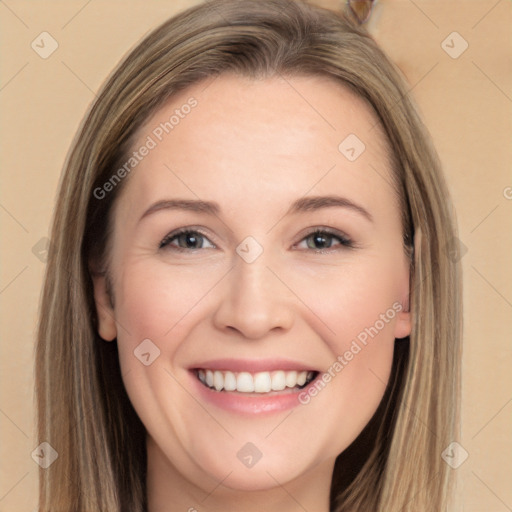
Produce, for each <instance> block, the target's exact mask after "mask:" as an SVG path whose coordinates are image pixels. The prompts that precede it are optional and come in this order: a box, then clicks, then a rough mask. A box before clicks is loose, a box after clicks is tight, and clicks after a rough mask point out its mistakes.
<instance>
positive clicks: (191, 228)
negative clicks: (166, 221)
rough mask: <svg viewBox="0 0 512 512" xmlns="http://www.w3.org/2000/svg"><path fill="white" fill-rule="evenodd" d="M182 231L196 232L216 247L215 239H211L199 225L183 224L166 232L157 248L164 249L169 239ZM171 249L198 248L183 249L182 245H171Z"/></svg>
mask: <svg viewBox="0 0 512 512" xmlns="http://www.w3.org/2000/svg"><path fill="white" fill-rule="evenodd" d="M183 233H198V234H200V235H202V236H203V237H204V238H206V239H207V240H208V241H209V242H210V243H211V244H212V245H213V246H214V247H215V248H218V247H217V244H216V243H215V241H213V240H212V239H211V238H212V237H211V236H210V235H209V234H207V233H206V232H205V230H204V229H202V228H201V227H199V226H183V227H181V228H177V229H175V230H174V231H171V232H170V233H168V234H167V235H165V236H164V237H163V238H162V240H161V241H160V243H159V245H158V247H159V249H164V248H165V247H167V246H168V245H169V243H170V241H171V240H172V239H173V238H175V237H177V236H179V235H181V234H183ZM172 247H173V249H175V250H177V251H180V250H181V251H189V252H190V251H194V250H196V251H198V250H200V249H184V248H183V247H178V246H172Z"/></svg>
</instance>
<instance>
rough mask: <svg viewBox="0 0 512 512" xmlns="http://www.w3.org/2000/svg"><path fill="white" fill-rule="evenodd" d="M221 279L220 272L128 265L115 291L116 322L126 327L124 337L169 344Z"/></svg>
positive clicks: (141, 264)
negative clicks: (158, 340) (164, 340)
mask: <svg viewBox="0 0 512 512" xmlns="http://www.w3.org/2000/svg"><path fill="white" fill-rule="evenodd" d="M220 277H222V269H210V270H207V271H204V270H201V271H198V269H195V268H185V267H182V268H173V269H171V268H170V267H169V266H167V265H165V264H164V263H162V262H148V261H141V262H138V263H134V264H131V265H130V266H129V271H126V272H123V274H122V276H121V278H120V280H119V287H118V289H117V290H116V297H117V295H119V301H117V302H116V320H118V322H119V323H120V324H122V325H123V326H124V327H125V329H123V331H124V336H123V338H124V339H127V338H128V339H129V338H134V337H137V339H139V338H140V337H141V336H142V337H145V338H150V339H164V338H166V339H168V340H170V341H171V344H172V338H173V336H172V333H173V332H177V331H179V330H180V327H181V324H185V323H186V320H187V317H188V316H189V315H190V314H191V313H192V312H193V311H194V310H195V309H200V307H201V301H202V300H203V299H204V298H205V297H206V296H207V295H208V293H209V291H211V290H212V288H214V286H215V284H216V282H217V281H218V280H219V278H220ZM128 333H129V334H128ZM127 334H128V335H127ZM139 342H140V341H139ZM166 343H167V342H166Z"/></svg>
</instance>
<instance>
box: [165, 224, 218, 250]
mask: <svg viewBox="0 0 512 512" xmlns="http://www.w3.org/2000/svg"><path fill="white" fill-rule="evenodd" d="M159 248H160V249H163V248H169V249H173V250H177V251H186V250H192V251H193V250H197V249H208V248H215V245H214V244H213V243H212V242H210V240H208V238H207V237H206V236H205V235H203V234H202V233H200V232H199V231H196V230H193V229H182V230H179V231H175V232H173V233H169V234H168V235H167V236H166V237H165V238H164V239H163V240H162V241H161V242H160V246H159Z"/></svg>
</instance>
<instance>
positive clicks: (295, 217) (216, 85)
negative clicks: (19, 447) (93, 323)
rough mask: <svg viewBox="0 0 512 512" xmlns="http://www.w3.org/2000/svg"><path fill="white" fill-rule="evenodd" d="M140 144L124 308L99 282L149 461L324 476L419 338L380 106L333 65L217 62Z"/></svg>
mask: <svg viewBox="0 0 512 512" xmlns="http://www.w3.org/2000/svg"><path fill="white" fill-rule="evenodd" d="M166 122H167V124H165V123H166ZM363 144H364V145H363ZM143 147H146V148H147V149H146V150H144V149H141V148H143ZM132 150H133V151H135V152H137V153H136V155H132V154H131V155H130V156H131V157H132V158H134V160H132V161H131V162H128V159H127V162H128V164H127V167H126V168H125V171H126V169H130V171H129V177H127V178H124V179H126V180H127V182H126V183H125V184H124V185H125V186H124V189H123V190H122V193H121V195H120V197H119V198H118V201H117V203H116V206H115V210H114V222H113V226H114V229H113V235H112V249H111V253H110V272H111V276H112V284H113V295H114V306H113V307H111V306H110V304H109V302H108V298H107V295H106V293H105V282H104V279H103V278H102V277H96V278H95V282H94V284H95V298H96V303H97V308H98V315H99V318H100V327H99V332H100V334H101V336H102V337H103V338H104V339H106V340H112V339H114V338H116V337H117V343H118V347H119V356H120V364H121V370H122V374H123V379H124V384H125V386H126V390H127V392H128V395H129V397H130V399H131V401H132V403H133V405H134V407H135V410H136V411H137V413H138V415H139V416H140V418H141V420H142V422H143V423H144V425H145V427H146V429H147V431H148V457H149V460H150V463H151V461H153V462H154V466H155V467H158V468H159V470H161V471H162V472H164V473H165V472H168V474H176V475H180V476H181V477H183V478H184V479H185V480H184V481H188V482H190V483H191V484H192V485H194V486H196V487H199V488H201V489H205V490H207V491H208V492H210V491H211V489H212V488H214V487H215V486H216V485H217V484H218V482H220V481H223V485H224V486H226V487H230V488H232V489H244V490H256V489H267V488H271V487H275V486H276V485H277V483H276V482H279V484H281V485H284V484H286V482H290V481H291V480H293V479H296V478H299V477H301V476H304V475H306V476H307V475H309V476H310V477H311V475H312V474H314V472H315V471H320V470H321V471H324V474H326V475H329V476H330V471H332V465H333V463H334V459H335V458H336V456H337V455H338V454H339V453H340V452H342V451H343V450H344V449H345V448H346V447H347V446H348V445H349V444H350V443H351V442H352V441H353V440H354V439H355V438H356V437H357V435H358V434H359V433H360V432H361V430H362V429H363V428H364V426H365V425H366V424H367V423H368V421H369V420H370V418H371V417H372V415H373V413H374V412H375V410H376V408H377V406H378V404H379V402H380V401H381V398H382V396H383V393H384V390H385V386H386V383H387V381H388V378H389V374H390V369H391V363H392V354H393V345H394V340H395V338H402V337H404V336H407V335H408V334H409V332H410V319H409V313H407V312H406V310H407V300H408V291H409V262H408V260H407V257H406V256H405V254H404V250H403V245H402V230H401V220H400V211H399V207H398V202H397V198H396V193H395V191H394V189H393V187H392V185H391V183H392V179H391V170H390V166H389V159H388V154H387V152H388V149H387V146H386V142H385V138H384V137H383V135H382V133H381V132H380V130H379V126H378V125H376V120H375V117H374V116H373V114H372V113H371V111H370V110H369V108H368V107H367V106H366V105H365V104H364V103H363V101H362V100H361V99H359V98H358V97H356V96H355V95H353V93H351V92H350V91H348V90H347V89H345V88H344V87H342V86H340V85H338V84H335V83H334V82H331V81H329V80H327V79H321V78H311V77H309V78H307V77H294V78H288V79H286V80H284V79H277V78H275V79H265V80H259V81H253V80H249V79H244V78H239V77H235V76H230V75H222V76H220V77H218V78H216V79H215V80H213V81H208V83H200V84H197V85H195V86H193V87H191V88H189V89H187V90H185V91H183V92H181V93H180V94H179V95H178V96H175V97H174V98H173V100H172V101H171V102H169V103H168V104H166V105H165V106H164V107H163V108H161V109H160V110H158V112H157V113H156V114H155V115H154V116H153V117H151V119H149V120H148V121H147V123H146V124H145V126H144V127H143V128H142V129H141V130H140V131H139V134H138V138H137V141H136V143H135V144H134V146H133V148H132ZM122 174H123V173H121V177H122ZM118 177H119V175H118ZM113 186H114V185H113ZM106 188H107V189H108V188H109V187H108V186H107V187H106ZM311 378H313V380H312V381H311V382H309V380H310V379H311ZM305 379H306V381H305ZM203 381H204V382H203ZM308 382H309V383H308Z"/></svg>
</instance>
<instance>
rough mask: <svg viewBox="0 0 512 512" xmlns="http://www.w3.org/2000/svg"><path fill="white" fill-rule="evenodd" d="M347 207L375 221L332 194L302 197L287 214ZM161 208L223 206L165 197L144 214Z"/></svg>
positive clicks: (212, 209) (216, 210)
mask: <svg viewBox="0 0 512 512" xmlns="http://www.w3.org/2000/svg"><path fill="white" fill-rule="evenodd" d="M332 207H338V208H346V209H349V210H352V211H354V212H356V213H359V214H360V215H362V216H363V217H365V218H366V219H367V220H369V221H370V222H373V217H372V215H371V214H370V212H369V211H368V210H366V209H365V208H364V207H363V206H361V205H359V204H357V203H355V202H353V201H351V200H350V199H347V198H345V197H341V196H336V195H330V196H308V197H301V198H300V199H297V200H296V201H294V202H293V203H292V205H291V206H290V208H289V209H288V211H287V213H286V215H290V214H294V213H304V212H311V211H316V210H320V209H322V208H332ZM160 210H188V211H192V212H197V213H206V214H207V215H215V216H218V215H219V214H220V211H221V208H220V206H219V204H218V203H216V202H213V201H202V200H200V199H165V200H162V201H157V202H156V203H154V204H153V205H151V206H150V207H149V208H148V209H147V210H146V211H145V212H144V214H143V215H142V217H141V219H140V220H142V219H143V218H144V217H147V216H148V215H150V214H152V213H155V212H157V211H160Z"/></svg>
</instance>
